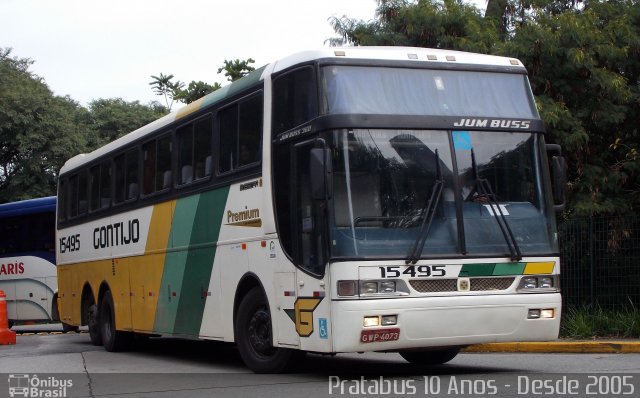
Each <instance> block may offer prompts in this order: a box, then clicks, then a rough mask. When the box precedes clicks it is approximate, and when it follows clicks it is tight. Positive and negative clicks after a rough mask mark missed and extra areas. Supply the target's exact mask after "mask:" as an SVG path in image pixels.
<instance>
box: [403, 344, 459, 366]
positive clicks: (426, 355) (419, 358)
mask: <svg viewBox="0 0 640 398" xmlns="http://www.w3.org/2000/svg"><path fill="white" fill-rule="evenodd" d="M459 352H460V347H453V348H447V349H444V350H435V351H400V355H401V356H402V358H404V359H405V360H406V361H407V362H410V363H412V364H414V365H425V366H430V365H441V364H443V363H447V362H449V361H450V360H452V359H453V358H455V357H456V355H458V353H459Z"/></svg>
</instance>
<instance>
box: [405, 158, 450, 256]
mask: <svg viewBox="0 0 640 398" xmlns="http://www.w3.org/2000/svg"><path fill="white" fill-rule="evenodd" d="M443 186H444V181H443V180H442V170H440V156H439V155H438V150H437V149H436V181H435V183H434V184H433V188H432V189H431V196H430V197H429V201H428V202H427V203H426V205H425V206H424V207H423V208H422V214H421V217H422V224H421V225H420V231H419V232H418V238H417V239H416V241H415V243H414V244H413V249H412V250H411V253H410V254H409V256H408V257H407V259H406V260H405V262H406V264H415V263H417V262H418V260H419V259H420V253H422V249H423V248H424V244H425V242H426V241H427V237H428V236H429V230H430V229H431V224H432V223H433V217H434V216H435V214H436V209H437V208H438V204H439V203H440V198H441V197H442V188H443Z"/></svg>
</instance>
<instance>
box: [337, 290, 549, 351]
mask: <svg viewBox="0 0 640 398" xmlns="http://www.w3.org/2000/svg"><path fill="white" fill-rule="evenodd" d="M372 308H375V309H372ZM536 310H547V311H543V314H544V315H543V316H549V314H551V312H550V311H548V310H553V312H552V314H553V317H547V318H545V317H543V316H540V317H537V318H536V315H537V314H538V312H537V311H536ZM394 315H395V316H397V323H396V324H395V325H379V326H366V327H365V326H364V324H365V317H366V318H367V320H368V321H370V320H372V319H373V321H375V318H376V317H380V320H382V319H386V320H389V319H391V320H392V319H393V316H394ZM560 315H561V298H560V294H559V293H551V294H513V295H511V294H510V295H485V296H455V297H417V298H393V299H376V300H348V301H346V300H345V301H339V300H335V301H333V302H332V317H333V324H332V335H333V336H334V337H333V349H334V352H360V351H395V350H406V349H420V348H429V347H447V346H464V345H470V344H479V343H494V342H510V341H549V340H555V339H557V338H558V332H559V330H560ZM383 317H386V318H383Z"/></svg>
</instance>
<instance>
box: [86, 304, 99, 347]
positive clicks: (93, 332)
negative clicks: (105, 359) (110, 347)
mask: <svg viewBox="0 0 640 398" xmlns="http://www.w3.org/2000/svg"><path fill="white" fill-rule="evenodd" d="M87 326H88V327H89V338H90V339H91V344H93V345H95V346H99V345H102V336H101V335H100V325H99V324H98V306H97V305H95V304H91V305H90V306H89V307H87Z"/></svg>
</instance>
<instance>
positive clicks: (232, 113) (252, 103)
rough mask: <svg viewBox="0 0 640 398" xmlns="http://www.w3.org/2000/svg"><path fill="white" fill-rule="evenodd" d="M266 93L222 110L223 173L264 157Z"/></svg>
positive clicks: (221, 148)
mask: <svg viewBox="0 0 640 398" xmlns="http://www.w3.org/2000/svg"><path fill="white" fill-rule="evenodd" d="M262 98H263V97H262V95H257V96H254V97H251V98H249V99H247V100H245V101H242V102H239V103H236V104H233V105H231V106H229V107H227V108H225V109H223V110H222V111H220V112H219V113H218V119H219V123H220V124H219V125H220V155H219V163H218V169H219V171H220V172H221V173H224V172H227V171H231V170H233V169H236V168H239V167H242V166H246V165H249V164H252V163H255V162H258V161H259V160H260V155H261V153H260V149H261V138H262V101H263V99H262Z"/></svg>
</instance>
